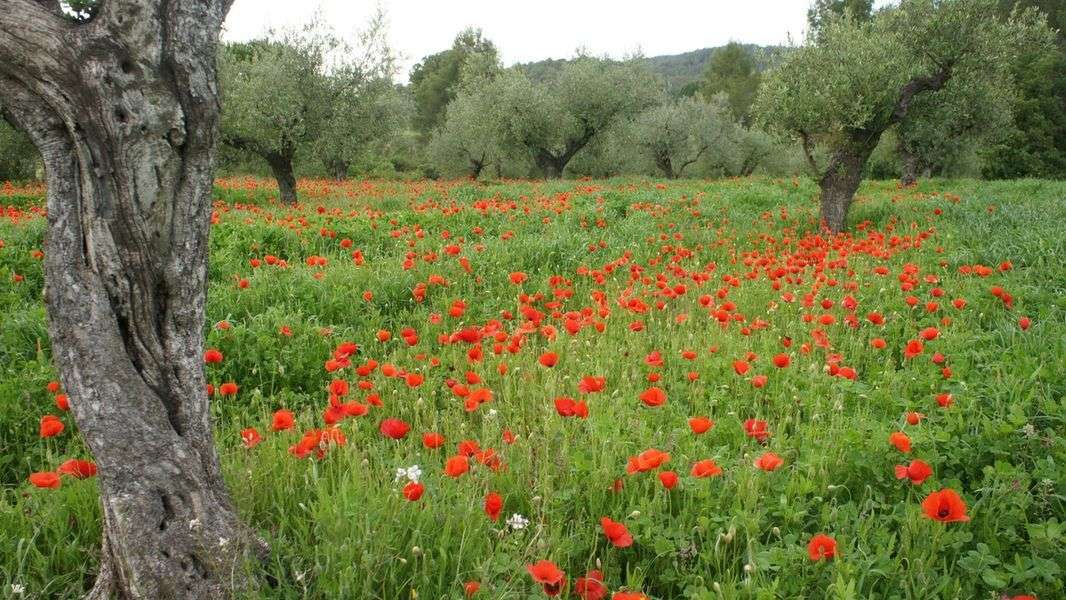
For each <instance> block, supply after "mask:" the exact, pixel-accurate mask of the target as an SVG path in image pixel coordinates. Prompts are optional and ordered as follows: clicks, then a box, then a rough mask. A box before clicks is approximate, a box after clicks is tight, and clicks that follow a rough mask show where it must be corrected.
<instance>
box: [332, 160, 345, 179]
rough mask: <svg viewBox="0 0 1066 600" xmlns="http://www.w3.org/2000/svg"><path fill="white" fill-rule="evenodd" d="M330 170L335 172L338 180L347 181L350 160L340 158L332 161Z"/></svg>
mask: <svg viewBox="0 0 1066 600" xmlns="http://www.w3.org/2000/svg"><path fill="white" fill-rule="evenodd" d="M330 171H332V172H333V179H336V180H337V181H345V180H347V179H348V162H347V161H344V160H340V159H336V160H332V161H330Z"/></svg>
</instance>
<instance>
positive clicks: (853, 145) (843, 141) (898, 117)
mask: <svg viewBox="0 0 1066 600" xmlns="http://www.w3.org/2000/svg"><path fill="white" fill-rule="evenodd" d="M951 77H952V64H951V63H948V64H945V65H942V66H941V67H940V69H939V70H938V71H936V72H935V73H931V74H928V75H920V76H915V77H912V78H911V79H910V80H908V81H907V82H906V83H905V84H903V86H901V87H900V89H899V96H898V98H897V99H896V102H895V104H894V105H893V106H892V107H891V108H892V110H891V112H889V113H887V114H884V115H880V116H879V117H878V118H875V119H873V120H872V121H871V122H870V124H869V125H867V126H864V127H862V128H852V129H848V130H846V131H844V132H842V133H841V134H840V139H839V140H838V141H837V144H836V145H835V147H834V148H833V155H832V157H830V159H829V164H828V166H827V167H826V169H825V171H824V173H823V175H822V177H821V179H819V181H818V185H819V187H821V189H822V198H821V201H822V207H821V209H822V214H821V217H822V222H823V223H824V224H825V226H826V227H827V228H828V229H829V230H830V231H831V232H833V233H840V232H841V231H843V230H844V224H845V222H846V220H847V216H848V208H849V207H850V206H851V201H852V199H853V198H854V197H855V191H856V190H858V189H859V184H860V183H862V170H863V167H865V166H866V161H867V160H869V158H870V155H871V154H873V151H874V148H876V147H877V142H878V141H879V140H880V139H881V135H882V134H883V133H884V132H885V131H886V130H887V129H888V128H889V127H891V126H892V125H895V124H896V123H899V122H901V121H902V120H903V119H904V118H906V116H907V112H908V111H909V110H910V107H911V104H912V103H913V102H914V97H915V96H917V95H918V94H923V93H925V92H931V91H936V90H939V89H941V88H943V87H944V85H945V84H947V82H948V81H949V80H950V79H951ZM798 133H799V135H800V139H801V140H802V142H803V153H804V155H805V156H806V158H807V163H808V165H809V166H810V167H811V169H812V170H813V171H814V172H818V171H819V169H818V165H817V163H816V161H815V160H814V140H813V138H812V137H811V136H810V135H809V134H808V133H807V132H804V131H799V132H798Z"/></svg>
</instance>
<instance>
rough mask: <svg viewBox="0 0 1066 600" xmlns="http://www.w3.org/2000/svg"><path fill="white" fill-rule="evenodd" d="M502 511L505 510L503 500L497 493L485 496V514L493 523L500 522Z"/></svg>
mask: <svg viewBox="0 0 1066 600" xmlns="http://www.w3.org/2000/svg"><path fill="white" fill-rule="evenodd" d="M501 510H503V498H501V497H500V495H499V494H497V493H496V492H489V494H488V495H487V496H485V514H486V515H488V516H489V518H490V519H492V520H493V521H499V520H500V511H501Z"/></svg>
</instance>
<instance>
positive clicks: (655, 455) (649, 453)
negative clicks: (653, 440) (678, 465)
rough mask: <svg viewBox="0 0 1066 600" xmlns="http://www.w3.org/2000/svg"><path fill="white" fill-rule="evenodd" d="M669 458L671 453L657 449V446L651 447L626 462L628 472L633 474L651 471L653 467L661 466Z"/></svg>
mask: <svg viewBox="0 0 1066 600" xmlns="http://www.w3.org/2000/svg"><path fill="white" fill-rule="evenodd" d="M669 460H670V455H669V454H667V453H666V452H662V451H660V450H656V449H655V448H649V449H647V450H645V451H644V452H641V453H640V454H638V455H637V456H630V457H629V461H628V463H627V464H626V473H629V474H630V475H632V474H633V473H643V472H645V471H651V470H652V469H657V468H659V467H660V466H661V465H663V464H664V463H666V462H668V461H669Z"/></svg>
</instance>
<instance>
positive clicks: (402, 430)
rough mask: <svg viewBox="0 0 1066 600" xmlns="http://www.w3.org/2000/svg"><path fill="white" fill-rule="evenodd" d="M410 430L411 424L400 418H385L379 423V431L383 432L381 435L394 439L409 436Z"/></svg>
mask: <svg viewBox="0 0 1066 600" xmlns="http://www.w3.org/2000/svg"><path fill="white" fill-rule="evenodd" d="M410 430H411V426H410V425H408V424H407V423H406V422H404V421H402V420H400V419H392V418H390V419H385V420H383V421H382V422H381V424H380V425H378V431H380V432H381V435H384V436H385V437H388V438H392V439H394V440H402V439H403V438H405V437H407V432H408V431H410Z"/></svg>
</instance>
